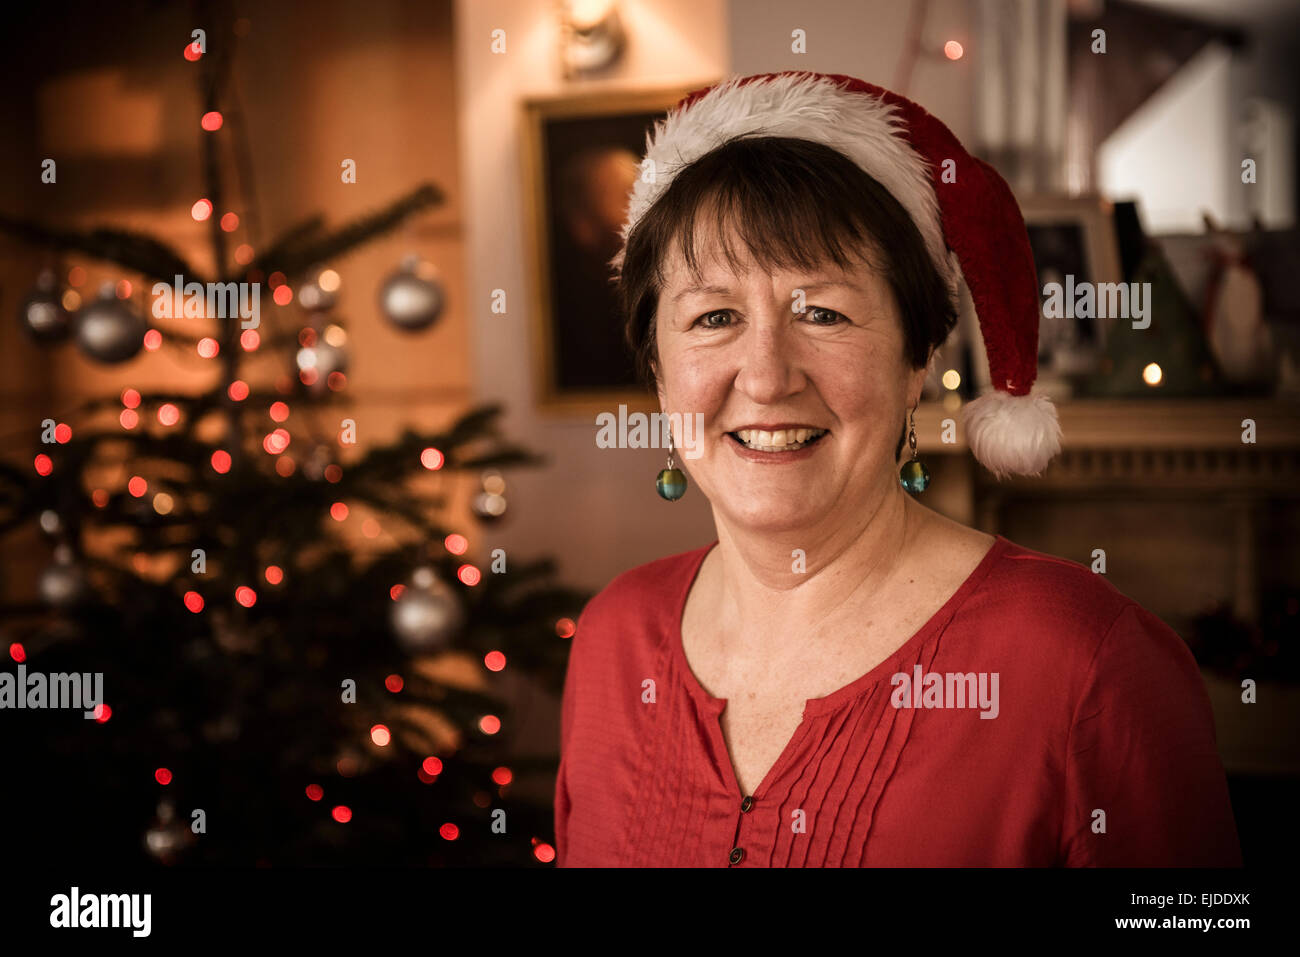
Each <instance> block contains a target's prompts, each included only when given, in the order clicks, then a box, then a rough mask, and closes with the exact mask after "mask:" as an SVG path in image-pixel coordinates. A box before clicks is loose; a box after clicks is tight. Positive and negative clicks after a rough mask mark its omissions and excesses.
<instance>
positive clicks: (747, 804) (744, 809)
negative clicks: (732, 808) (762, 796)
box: [740, 795, 754, 814]
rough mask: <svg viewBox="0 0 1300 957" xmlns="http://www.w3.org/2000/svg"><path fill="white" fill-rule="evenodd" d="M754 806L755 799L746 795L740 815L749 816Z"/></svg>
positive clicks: (741, 804)
mask: <svg viewBox="0 0 1300 957" xmlns="http://www.w3.org/2000/svg"><path fill="white" fill-rule="evenodd" d="M753 806H754V799H753V798H752V797H750V796H749V795H746V796H745V800H743V801H741V802H740V813H741V814H747V813H748V812H749V809H750V808H751V807H753Z"/></svg>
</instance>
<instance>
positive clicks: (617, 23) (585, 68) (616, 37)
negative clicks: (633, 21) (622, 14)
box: [560, 0, 626, 79]
mask: <svg viewBox="0 0 1300 957" xmlns="http://www.w3.org/2000/svg"><path fill="white" fill-rule="evenodd" d="M560 10H561V22H562V30H561V48H560V54H561V60H562V62H563V64H564V76H565V78H566V79H567V78H569V77H572V76H577V75H581V74H584V73H595V72H597V71H599V70H603V69H604V68H605V67H607V66H609V65H610V64H612V63H613V62H614V61H615V60H617V59H618V58H619V56H621V55H622V53H623V47H624V43H625V41H626V36H625V34H624V33H623V22H622V20H620V19H619V15H618V0H562V3H561V5H560Z"/></svg>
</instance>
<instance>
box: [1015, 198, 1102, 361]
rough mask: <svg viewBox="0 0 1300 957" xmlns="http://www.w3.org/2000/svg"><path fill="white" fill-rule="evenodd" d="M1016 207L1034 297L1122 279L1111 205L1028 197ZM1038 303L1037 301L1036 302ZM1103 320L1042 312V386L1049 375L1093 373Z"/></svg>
mask: <svg viewBox="0 0 1300 957" xmlns="http://www.w3.org/2000/svg"><path fill="white" fill-rule="evenodd" d="M1019 202H1020V209H1021V212H1022V213H1023V214H1024V217H1025V226H1026V227H1027V229H1028V231H1029V245H1030V247H1031V248H1032V250H1033V253H1034V266H1035V268H1036V269H1037V271H1038V288H1039V290H1040V293H1041V292H1042V291H1043V290H1044V289H1047V288H1048V287H1049V284H1050V285H1051V286H1052V287H1053V288H1059V289H1061V290H1063V295H1064V296H1065V297H1066V298H1067V299H1069V300H1070V301H1071V302H1073V299H1074V292H1073V291H1074V290H1075V289H1076V288H1082V287H1083V285H1084V284H1090V285H1092V286H1093V288H1094V289H1095V288H1096V287H1097V286H1098V285H1099V284H1104V283H1117V282H1120V281H1121V280H1122V279H1123V276H1122V273H1121V269H1120V260H1119V252H1118V246H1117V243H1116V236H1115V223H1114V217H1113V214H1112V210H1111V205H1110V204H1109V203H1108V202H1106V201H1105V200H1103V199H1101V198H1100V197H1097V196H1057V195H1042V194H1039V195H1031V196H1027V197H1022V198H1021V199H1020V200H1019ZM1040 301H1042V300H1041V299H1040ZM1111 321H1112V320H1111V319H1109V318H1098V317H1097V316H1094V315H1076V314H1074V312H1073V310H1070V311H1069V314H1068V315H1064V316H1061V315H1053V314H1052V313H1051V312H1050V311H1048V310H1044V311H1043V314H1042V318H1041V319H1040V322H1039V333H1038V363H1039V370H1040V375H1041V378H1042V379H1043V382H1044V384H1046V383H1047V382H1048V381H1049V379H1050V378H1051V377H1053V376H1056V377H1061V378H1066V379H1078V378H1081V377H1085V376H1087V375H1089V374H1090V373H1092V372H1093V371H1095V368H1096V365H1097V362H1098V361H1099V359H1100V356H1101V351H1102V349H1103V347H1104V346H1105V343H1106V334H1107V331H1108V327H1109V324H1110V322H1111Z"/></svg>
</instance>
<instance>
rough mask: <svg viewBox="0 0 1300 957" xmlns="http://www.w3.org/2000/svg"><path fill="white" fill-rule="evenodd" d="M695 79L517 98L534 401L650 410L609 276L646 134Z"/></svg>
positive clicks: (549, 405)
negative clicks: (684, 84)
mask: <svg viewBox="0 0 1300 957" xmlns="http://www.w3.org/2000/svg"><path fill="white" fill-rule="evenodd" d="M702 85H705V84H703V83H701V84H692V85H691V86H690V87H680V88H678V87H674V88H669V89H656V90H634V91H599V92H591V93H583V94H578V95H572V96H562V97H547V98H534V99H529V100H526V101H525V102H524V104H523V133H524V136H523V162H524V187H525V197H526V205H527V228H528V241H529V244H530V246H531V252H532V255H531V257H530V259H531V267H532V268H531V274H532V275H531V280H532V281H531V295H530V303H529V305H530V308H531V311H532V314H533V316H534V322H533V353H534V364H533V368H534V376H535V378H536V382H537V402H538V407H539V409H540V410H542V411H549V412H558V413H574V414H587V413H591V412H600V411H608V410H610V409H614V408H617V406H618V405H619V404H626V405H628V407H629V408H636V409H640V410H644V411H655V410H657V408H658V406H657V403H656V402H655V399H654V397H653V395H651V394H650V393H649V392H648V391H647V390H646V389H645V388H644V386H643V385H642V384H641V383H640V382H639V381H638V380H637V377H636V374H635V372H634V369H633V363H632V357H631V354H630V351H629V350H628V348H627V346H626V345H625V344H624V339H623V320H622V313H621V310H620V308H619V305H618V301H617V298H616V295H615V290H614V287H613V285H612V284H611V282H610V279H611V272H610V266H609V261H610V259H611V258H612V257H613V256H614V255H615V254H616V253H617V252H618V249H619V245H620V242H621V237H620V232H619V231H620V229H621V227H622V225H623V220H624V216H625V214H626V212H627V202H628V197H629V195H630V193H631V191H632V186H633V184H634V182H635V181H636V177H637V176H639V175H640V174H641V168H640V163H641V157H642V155H643V153H644V152H645V143H646V134H647V133H648V132H650V130H651V129H652V128H653V125H654V123H655V122H656V121H657V120H659V119H662V118H663V117H664V116H665V115H666V114H667V112H668V111H669V110H670V109H671V108H672V107H673V105H674V104H676V103H677V102H678V100H680V99H681V98H682V97H683V96H685V95H686V94H687V93H689V92H690V91H691V90H692V89H697V88H698V87H699V86H702Z"/></svg>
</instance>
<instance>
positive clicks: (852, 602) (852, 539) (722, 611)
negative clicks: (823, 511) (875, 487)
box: [702, 482, 925, 660]
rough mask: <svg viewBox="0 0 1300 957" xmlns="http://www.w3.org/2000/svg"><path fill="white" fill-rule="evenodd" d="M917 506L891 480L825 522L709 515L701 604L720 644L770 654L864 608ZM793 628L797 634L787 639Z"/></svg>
mask: <svg viewBox="0 0 1300 957" xmlns="http://www.w3.org/2000/svg"><path fill="white" fill-rule="evenodd" d="M924 511H925V510H924V509H922V508H920V507H919V506H918V505H917V504H916V503H915V502H912V501H911V499H910V497H909V496H908V495H907V494H906V493H905V492H904V491H903V490H902V489H901V488H900V487H899V486H898V485H897V483H896V482H895V483H893V487H892V488H890V487H889V486H886V487H885V490H883V491H882V492H881V494H880V495H879V497H878V498H877V500H876V502H875V503H874V506H873V507H871V508H866V509H862V510H861V511H860V512H858V513H857V515H855V516H854V518H855V519H856V521H855V522H852V523H849V522H844V521H839V522H833V523H828V526H827V527H826V528H813V529H803V530H794V531H790V532H782V533H779V534H771V533H761V532H753V531H750V530H748V529H744V528H737V527H734V526H730V525H728V524H727V523H726V522H725V521H724V520H722V519H721V518H718V517H716V515H715V522H716V524H717V527H718V547H717V548H716V549H714V552H713V553H712V554H711V555H710V556H709V562H710V563H711V568H709V569H707V572H708V583H707V587H706V592H707V601H706V607H708V608H709V611H710V618H711V619H712V620H713V621H714V622H716V624H717V626H718V631H717V636H718V640H719V641H720V642H721V645H720V650H724V651H726V652H727V653H729V654H736V655H738V656H741V657H749V656H751V655H752V656H754V657H755V658H766V659H768V660H772V659H773V658H776V657H779V656H780V654H781V653H782V651H783V650H785V649H789V648H792V647H803V648H807V646H808V641H809V640H812V641H817V640H818V638H819V635H820V634H821V633H822V632H823V631H825V632H827V633H828V635H829V633H832V632H835V631H837V630H838V629H837V628H835V627H834V625H835V624H837V623H838V622H839V621H840V620H842V619H846V618H847V617H850V616H852V617H860V616H861V615H862V614H863V613H865V614H870V609H871V607H872V605H873V602H872V598H873V596H878V595H879V594H880V592H881V591H882V588H883V586H884V585H886V584H887V583H889V582H890V581H891V580H892V579H893V578H894V577H895V574H896V573H897V571H898V570H899V568H900V566H901V565H902V562H903V560H904V559H905V558H906V557H907V556H908V554H909V550H908V544H909V542H911V541H913V540H914V539H915V536H916V534H917V533H918V531H919V530H920V526H921V525H922V524H923V523H924V516H923V513H924ZM702 571H705V570H704V569H702ZM792 634H798V635H801V636H803V640H800V641H796V642H791V641H790V640H789V639H790V637H791V635H792Z"/></svg>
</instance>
